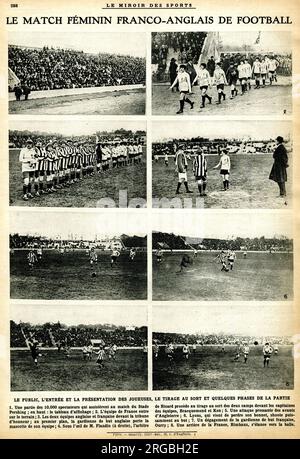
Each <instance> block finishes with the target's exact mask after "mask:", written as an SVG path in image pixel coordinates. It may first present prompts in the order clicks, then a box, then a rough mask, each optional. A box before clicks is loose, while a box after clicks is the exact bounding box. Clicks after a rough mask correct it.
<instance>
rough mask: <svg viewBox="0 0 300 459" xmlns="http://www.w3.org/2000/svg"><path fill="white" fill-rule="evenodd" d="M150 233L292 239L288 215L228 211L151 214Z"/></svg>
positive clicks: (201, 236) (289, 216)
mask: <svg viewBox="0 0 300 459" xmlns="http://www.w3.org/2000/svg"><path fill="white" fill-rule="evenodd" d="M152 225H153V231H162V232H165V233H174V234H177V235H180V236H190V237H199V238H206V237H207V238H217V239H227V238H229V239H231V238H236V237H237V236H240V237H250V238H253V237H261V236H265V237H274V236H281V235H284V236H287V237H292V219H291V215H290V214H286V213H285V214H284V215H283V214H282V213H281V212H280V213H268V212H255V213H252V212H251V213H250V212H245V213H244V212H241V211H230V212H229V213H220V212H215V211H212V210H208V211H206V212H200V211H199V210H198V211H194V212H184V217H183V218H180V217H178V212H174V211H172V212H164V213H161V212H153V217H152Z"/></svg>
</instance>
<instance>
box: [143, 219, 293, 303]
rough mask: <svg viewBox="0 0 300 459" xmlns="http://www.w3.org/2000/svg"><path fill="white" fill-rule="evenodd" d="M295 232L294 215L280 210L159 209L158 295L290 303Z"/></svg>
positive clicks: (161, 297) (156, 225)
mask: <svg viewBox="0 0 300 459" xmlns="http://www.w3.org/2000/svg"><path fill="white" fill-rule="evenodd" d="M158 212H159V211H158ZM224 212H225V211H224ZM292 234H293V232H292V219H291V215H286V216H284V217H283V216H282V215H281V213H280V212H278V213H262V212H258V211H257V212H256V213H255V214H254V213H248V212H241V211H239V212H237V211H228V212H227V211H226V213H217V212H214V211H212V210H208V211H207V212H206V211H202V212H201V213H200V212H199V213H195V212H193V213H188V212H186V213H185V215H184V217H179V216H178V215H177V214H176V213H175V214H174V212H173V211H169V212H166V211H164V213H161V212H159V213H156V214H154V215H153V233H152V252H153V254H152V267H153V280H152V288H153V300H157V301H162V300H163V301H215V300H218V301H222V302H226V301H255V300H257V301H282V302H283V307H284V302H287V300H292V299H293V239H292V237H293V236H292Z"/></svg>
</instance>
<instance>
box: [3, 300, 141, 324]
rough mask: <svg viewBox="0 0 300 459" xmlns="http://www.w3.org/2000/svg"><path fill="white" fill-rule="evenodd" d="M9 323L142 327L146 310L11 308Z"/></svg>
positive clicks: (41, 305) (64, 307)
mask: <svg viewBox="0 0 300 459" xmlns="http://www.w3.org/2000/svg"><path fill="white" fill-rule="evenodd" d="M11 319H12V320H14V321H15V322H17V323H19V322H20V321H21V322H30V323H31V324H44V323H46V322H58V321H59V322H61V323H63V324H66V325H78V324H93V325H97V324H99V325H100V324H112V325H123V326H135V327H141V326H144V325H147V310H146V308H145V306H139V305H137V306H133V305H130V306H127V305H126V306H124V305H123V306H111V305H110V306H102V307H100V306H99V305H87V304H81V305H74V304H72V305H70V306H65V305H64V306H62V305H51V306H49V305H48V304H47V305H46V304H38V305H36V304H30V305H26V307H24V305H19V304H14V305H12V307H11Z"/></svg>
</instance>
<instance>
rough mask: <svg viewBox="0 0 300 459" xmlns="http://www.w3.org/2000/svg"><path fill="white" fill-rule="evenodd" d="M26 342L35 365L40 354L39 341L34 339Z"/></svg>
mask: <svg viewBox="0 0 300 459" xmlns="http://www.w3.org/2000/svg"><path fill="white" fill-rule="evenodd" d="M27 343H28V346H29V349H30V352H31V357H32V360H33V361H34V363H35V365H37V364H38V358H39V357H40V356H41V354H40V353H39V343H38V341H37V340H35V339H32V340H28V341H27Z"/></svg>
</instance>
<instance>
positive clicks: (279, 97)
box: [152, 77, 292, 117]
mask: <svg viewBox="0 0 300 459" xmlns="http://www.w3.org/2000/svg"><path fill="white" fill-rule="evenodd" d="M278 79H279V77H278ZM279 81H280V82H283V85H278V86H276V85H274V86H266V87H264V88H261V89H254V88H253V87H252V89H251V90H250V91H248V92H247V93H246V94H244V95H243V96H241V95H240V94H239V95H238V96H236V97H235V98H234V99H233V100H230V87H229V86H225V91H224V92H225V94H226V100H225V101H224V102H222V103H221V104H220V105H216V102H217V100H218V95H217V90H216V87H215V86H214V87H213V88H212V89H209V91H208V94H209V95H211V96H212V98H213V101H212V104H211V105H210V104H207V105H206V106H205V108H203V109H200V105H201V97H200V90H199V86H194V87H193V93H192V94H191V95H190V96H189V98H190V100H191V101H193V102H195V106H194V109H193V110H191V109H190V106H189V105H188V104H185V107H184V113H183V115H177V116H178V117H180V116H193V115H194V116H195V115H198V116H199V115H204V116H206V115H230V116H235V115H247V116H257V115H272V116H273V115H276V116H282V115H291V114H292V86H291V84H287V83H288V81H290V80H289V79H288V77H280V80H279ZM168 88H169V85H162V84H160V85H157V84H154V85H153V86H152V114H153V115H175V114H176V112H177V111H178V109H179V93H178V92H171V91H168ZM238 90H239V93H240V92H241V91H240V87H238Z"/></svg>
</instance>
